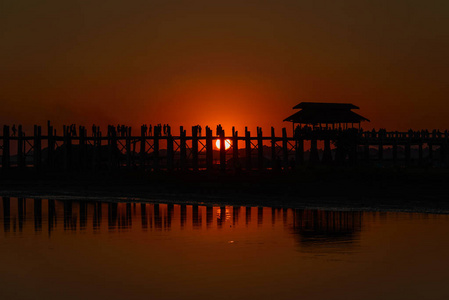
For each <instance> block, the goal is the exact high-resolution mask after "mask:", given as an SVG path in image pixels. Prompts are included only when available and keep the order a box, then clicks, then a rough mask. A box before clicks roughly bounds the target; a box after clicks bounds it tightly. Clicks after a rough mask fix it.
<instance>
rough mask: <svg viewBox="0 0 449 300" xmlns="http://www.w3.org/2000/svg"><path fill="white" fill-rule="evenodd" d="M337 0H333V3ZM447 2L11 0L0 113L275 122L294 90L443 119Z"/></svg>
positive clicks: (27, 118) (434, 122) (412, 118)
mask: <svg viewBox="0 0 449 300" xmlns="http://www.w3.org/2000/svg"><path fill="white" fill-rule="evenodd" d="M337 2H338V3H337ZM448 10H449V7H448V4H447V2H446V1H443V0H433V1H425V2H423V1H416V0H397V1H376V2H373V3H368V2H363V1H362V2H361V1H356V0H349V1H324V0H320V1H293V0H281V1H262V2H248V3H247V2H245V3H242V1H234V0H230V1H226V2H211V1H205V0H197V1H179V0H178V1H137V0H136V1H127V2H122V1H118V0H112V1H108V2H107V3H106V2H104V1H99V0H92V1H88V2H77V1H56V0H49V1H45V2H39V3H38V2H35V1H26V0H24V1H6V2H5V3H4V4H2V18H1V20H0V23H1V25H0V28H1V31H0V33H1V37H2V38H1V41H0V43H1V47H0V65H1V66H2V68H0V102H1V103H2V105H1V107H0V116H1V119H2V122H1V123H3V124H13V123H15V124H18V123H21V124H24V126H31V125H32V124H35V123H37V124H41V125H44V124H45V123H46V121H47V120H51V121H52V122H53V123H54V125H55V126H62V125H63V124H72V123H75V124H77V125H86V126H90V125H91V124H93V123H95V124H96V125H100V126H106V125H107V124H127V125H130V126H133V128H135V129H134V132H136V133H137V132H139V129H138V127H139V126H140V125H141V124H144V123H147V124H158V123H162V124H170V125H172V126H173V127H175V128H176V129H174V130H173V132H175V133H176V132H178V131H179V129H178V127H179V126H180V125H183V126H184V127H185V128H189V130H188V131H190V127H191V126H192V125H196V124H199V125H201V126H202V127H203V128H204V127H205V126H206V125H209V126H210V127H212V128H213V129H214V128H215V126H216V125H217V124H222V126H223V128H224V129H225V131H226V132H230V130H231V127H232V126H235V127H236V129H237V130H238V131H239V132H243V131H244V128H245V126H248V128H249V129H250V130H251V131H254V132H255V129H256V127H257V126H261V127H262V128H263V130H264V134H265V133H267V134H268V133H269V131H270V127H271V126H274V127H275V128H276V130H277V132H280V131H281V128H282V127H287V128H290V127H291V124H289V123H283V122H282V120H283V119H284V118H286V117H287V116H289V115H290V114H292V113H293V112H294V111H293V110H292V107H293V106H294V105H296V104H298V103H299V102H303V101H307V102H313V101H317V102H340V103H353V104H355V105H357V106H359V107H360V110H359V111H356V112H358V113H360V114H361V115H363V116H365V117H366V118H368V119H370V120H371V122H370V123H363V124H362V127H363V128H365V129H372V128H376V129H377V128H387V129H390V130H408V129H409V128H412V129H422V128H429V129H433V128H436V129H442V130H444V129H447V128H449V121H448V118H447V116H448V115H449V101H448V100H449V99H448V95H449V79H448V77H447V74H448V71H449V57H448V55H447V53H449V19H448V18H447V13H448Z"/></svg>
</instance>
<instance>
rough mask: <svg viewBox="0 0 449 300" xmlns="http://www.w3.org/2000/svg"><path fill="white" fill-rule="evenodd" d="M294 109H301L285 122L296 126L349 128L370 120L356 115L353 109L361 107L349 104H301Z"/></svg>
mask: <svg viewBox="0 0 449 300" xmlns="http://www.w3.org/2000/svg"><path fill="white" fill-rule="evenodd" d="M293 109H301V110H300V111H298V112H296V113H294V114H293V115H291V116H289V117H288V118H286V119H284V122H285V121H287V122H293V128H295V124H299V126H301V125H311V126H313V127H316V126H319V127H322V126H323V125H324V127H325V128H329V127H330V126H331V127H332V128H335V127H338V128H342V127H343V128H348V127H349V124H351V127H354V124H359V128H360V123H361V122H363V121H368V122H369V120H368V119H367V118H365V117H362V116H361V115H359V114H356V113H355V112H353V111H352V109H359V107H357V106H355V105H353V104H349V103H319V102H301V103H299V104H298V105H296V106H294V107H293Z"/></svg>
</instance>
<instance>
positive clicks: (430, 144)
mask: <svg viewBox="0 0 449 300" xmlns="http://www.w3.org/2000/svg"><path fill="white" fill-rule="evenodd" d="M427 147H428V148H429V162H430V163H432V162H433V143H432V142H430V143H428V144H427Z"/></svg>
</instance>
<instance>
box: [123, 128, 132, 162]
mask: <svg viewBox="0 0 449 300" xmlns="http://www.w3.org/2000/svg"><path fill="white" fill-rule="evenodd" d="M125 138H126V141H125V146H126V167H127V168H128V169H130V168H131V167H132V161H131V159H132V157H131V155H132V153H131V127H127V128H126V137H125Z"/></svg>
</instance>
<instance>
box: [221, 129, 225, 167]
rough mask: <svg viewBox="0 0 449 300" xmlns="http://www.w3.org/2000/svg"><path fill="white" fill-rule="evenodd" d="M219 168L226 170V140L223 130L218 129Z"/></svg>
mask: <svg viewBox="0 0 449 300" xmlns="http://www.w3.org/2000/svg"><path fill="white" fill-rule="evenodd" d="M219 137H220V170H221V171H222V172H224V171H226V140H225V132H224V130H223V129H222V130H220V132H219Z"/></svg>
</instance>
